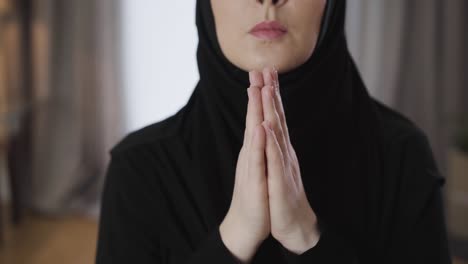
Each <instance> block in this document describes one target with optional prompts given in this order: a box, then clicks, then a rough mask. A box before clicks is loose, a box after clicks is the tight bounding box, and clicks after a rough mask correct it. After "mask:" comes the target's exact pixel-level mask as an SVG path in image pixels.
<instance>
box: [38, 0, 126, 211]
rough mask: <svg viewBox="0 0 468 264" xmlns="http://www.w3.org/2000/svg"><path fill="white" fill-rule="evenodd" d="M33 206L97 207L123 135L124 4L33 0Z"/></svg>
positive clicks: (107, 0)
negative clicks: (111, 156)
mask: <svg viewBox="0 0 468 264" xmlns="http://www.w3.org/2000/svg"><path fill="white" fill-rule="evenodd" d="M33 10H34V13H33V19H32V22H31V23H32V54H33V56H32V61H31V63H32V65H33V80H34V82H33V85H32V87H31V89H32V94H33V101H34V104H33V113H34V119H33V124H32V131H33V136H32V168H33V169H32V175H31V177H32V179H31V181H30V188H31V197H30V198H29V205H30V206H31V207H32V208H34V209H35V210H39V211H41V212H47V213H63V212H67V211H70V210H73V211H75V210H79V211H85V212H90V213H97V209H98V206H97V205H98V200H99V196H100V191H101V186H102V182H103V177H104V173H105V167H106V164H107V162H108V160H107V159H108V150H109V149H110V147H111V146H112V145H113V144H115V142H116V141H117V139H118V138H119V137H120V136H121V134H122V133H123V127H122V124H121V120H122V118H121V116H122V104H121V101H122V98H120V94H121V91H120V89H121V80H120V76H121V74H120V72H119V71H120V46H119V45H120V44H119V43H120V29H119V27H120V24H119V12H120V3H119V1H116V0H99V1H95V0H80V1H71V0H69V1H63V0H33Z"/></svg>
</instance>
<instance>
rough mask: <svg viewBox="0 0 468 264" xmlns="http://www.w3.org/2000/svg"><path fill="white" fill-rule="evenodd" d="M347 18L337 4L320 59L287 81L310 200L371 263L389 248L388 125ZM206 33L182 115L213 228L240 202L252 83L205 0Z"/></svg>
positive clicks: (330, 7) (326, 23) (331, 4)
mask: <svg viewBox="0 0 468 264" xmlns="http://www.w3.org/2000/svg"><path fill="white" fill-rule="evenodd" d="M345 9H346V1H345V0H340V1H330V0H328V1H327V8H326V11H325V15H324V18H323V20H322V28H321V33H320V38H319V44H318V46H317V47H316V49H315V51H314V53H313V55H312V56H311V57H310V59H309V60H307V61H306V62H305V63H304V64H302V65H300V66H299V67H297V68H295V69H294V70H292V71H290V72H287V73H284V74H280V75H279V82H280V93H281V96H282V99H283V105H284V108H285V114H286V120H287V124H288V128H289V131H290V139H291V142H292V145H293V147H294V149H295V151H296V154H297V156H298V160H299V165H300V168H301V175H302V179H303V184H304V188H305V190H306V193H307V197H308V200H309V202H310V204H311V206H312V208H313V209H314V211H315V213H316V214H317V216H318V218H319V220H320V222H321V223H322V224H324V226H325V229H324V230H330V231H329V232H336V233H337V234H340V235H341V236H342V237H343V238H344V239H346V240H349V241H348V242H349V243H353V244H356V245H359V246H360V247H361V249H363V248H366V249H367V250H369V252H366V253H365V254H362V255H361V254H360V255H361V258H362V259H366V258H372V254H375V255H379V254H380V253H381V252H379V251H380V250H382V248H374V246H373V245H380V246H381V245H384V243H379V242H381V241H378V240H379V238H380V237H384V236H383V235H382V234H379V232H383V231H384V229H383V228H380V227H381V226H382V225H383V221H384V218H383V216H382V214H380V211H379V210H380V207H379V201H380V198H379V194H380V193H381V190H382V188H383V181H382V171H381V167H382V163H381V148H382V139H381V138H380V137H381V136H380V135H381V132H380V130H381V128H380V127H381V124H380V118H379V116H378V112H377V110H376V108H375V105H374V101H373V99H372V98H371V97H370V96H369V94H368V92H367V90H366V87H365V85H364V84H363V82H362V80H361V77H360V74H359V73H358V71H357V69H356V66H355V64H354V62H353V60H352V58H351V56H350V54H349V51H348V48H347V42H346V38H345V33H344V24H345ZM196 25H197V28H198V36H199V44H198V49H197V61H198V68H199V73H200V80H199V82H198V84H197V86H196V88H195V90H194V92H193V94H192V95H191V97H190V100H189V102H188V103H187V105H186V106H185V107H184V109H183V111H182V112H183V113H184V115H183V116H184V118H183V119H182V120H183V121H182V123H183V124H182V125H183V127H184V135H185V140H186V141H187V142H188V146H189V151H190V153H191V155H192V158H193V161H194V164H195V168H194V171H193V173H194V175H193V178H192V180H191V184H193V185H194V187H195V188H194V189H195V190H196V191H195V192H197V193H195V194H194V197H197V198H196V199H201V200H202V201H203V202H205V203H206V204H209V205H210V206H208V207H207V208H200V210H201V211H202V213H203V216H202V218H203V220H204V223H203V224H204V225H205V228H206V229H210V228H212V227H213V226H215V225H217V224H219V223H221V221H222V220H223V218H224V216H225V215H226V213H227V210H228V209H229V205H230V202H231V198H232V193H233V188H234V176H235V168H236V163H237V158H238V154H239V151H240V149H241V146H242V142H243V135H244V130H245V117H246V114H247V102H248V97H247V92H246V89H247V88H248V87H249V78H248V72H246V71H244V70H242V69H240V68H238V67H236V66H235V65H233V64H232V63H231V62H230V61H229V60H228V59H227V58H226V57H225V56H224V55H223V53H222V51H221V48H220V46H219V43H218V40H217V37H216V30H215V23H214V17H213V13H212V9H211V4H210V1H209V0H198V1H197V5H196ZM358 250H359V249H358ZM358 253H364V252H358ZM260 255H262V253H260ZM265 255H266V254H265Z"/></svg>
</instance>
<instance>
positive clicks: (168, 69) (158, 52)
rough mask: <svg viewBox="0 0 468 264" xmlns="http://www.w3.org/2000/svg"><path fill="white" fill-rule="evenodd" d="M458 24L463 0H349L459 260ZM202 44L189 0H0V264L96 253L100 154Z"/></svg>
mask: <svg viewBox="0 0 468 264" xmlns="http://www.w3.org/2000/svg"><path fill="white" fill-rule="evenodd" d="M169 24H170V25H171V27H170V28H169V27H167V25H169ZM466 25H468V1H466V0H409V1H408V0H348V15H347V36H348V41H349V47H350V50H351V51H352V54H353V56H354V58H355V60H356V62H357V64H358V67H359V68H360V70H361V72H362V75H363V77H364V80H365V82H366V84H367V86H368V88H369V90H370V92H371V93H372V95H373V96H375V97H376V98H378V99H379V100H381V101H382V102H384V103H385V104H387V105H389V106H391V107H393V108H395V109H397V110H398V111H400V112H402V113H403V114H405V115H406V116H408V117H409V118H410V119H412V120H413V121H415V122H416V123H417V124H418V125H419V126H420V127H421V128H422V129H423V130H424V131H425V132H426V133H427V135H428V136H429V138H430V141H431V146H432V148H433V151H434V154H435V157H436V159H437V163H438V166H439V168H440V170H441V172H442V173H443V174H444V176H445V177H446V179H447V184H446V185H445V189H444V199H445V204H446V216H447V217H446V218H447V227H448V230H449V234H450V246H451V249H452V254H453V256H454V260H455V263H468V77H467V76H468V31H467V29H466ZM197 41H198V40H197V32H196V26H195V0H192V1H183V3H182V1H154V0H0V263H2V264H3V263H5V264H16V263H39V264H42V263H47V264H54V263H72V264H74V263H93V262H94V254H95V246H96V236H97V233H96V232H97V219H98V215H99V198H100V195H101V190H102V184H103V180H104V174H105V170H106V165H107V162H108V159H109V155H108V151H109V149H110V148H111V147H112V146H113V145H114V144H115V143H116V142H117V141H118V140H119V139H120V138H121V137H123V136H124V135H125V134H126V133H128V132H130V131H132V130H135V129H138V128H141V127H143V126H145V125H148V124H150V123H154V122H157V121H159V120H161V119H163V118H165V117H167V116H169V115H172V114H173V113H175V112H176V111H177V110H178V109H179V108H180V107H182V106H183V105H184V104H185V103H186V102H187V100H188V98H189V96H190V94H191V92H192V91H193V89H194V87H195V84H196V83H197V81H198V77H199V76H198V69H197V65H196V57H195V52H196V45H197ZM180 76H183V77H182V78H181V77H180Z"/></svg>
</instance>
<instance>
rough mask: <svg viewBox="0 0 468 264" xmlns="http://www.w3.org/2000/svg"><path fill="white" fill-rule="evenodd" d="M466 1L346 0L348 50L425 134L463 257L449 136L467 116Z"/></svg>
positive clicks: (465, 162) (464, 206)
mask: <svg viewBox="0 0 468 264" xmlns="http://www.w3.org/2000/svg"><path fill="white" fill-rule="evenodd" d="M467 14H468V1H466V0H411V1H407V0H391V1H388V0H349V1H348V14H347V37H348V41H349V43H348V44H349V48H350V50H351V53H352V54H353V57H354V58H355V60H356V63H357V65H358V67H359V69H360V70H361V73H362V76H363V79H364V81H365V83H366V84H367V85H368V88H369V90H370V92H371V94H372V95H373V96H374V97H375V98H376V99H378V100H380V101H381V102H383V103H385V104H387V105H389V106H391V107H392V108H394V109H396V110H397V111H399V112H401V113H403V114H404V115H405V116H407V117H409V118H410V119H411V120H412V121H414V122H415V123H416V124H417V125H418V126H419V127H420V128H422V129H423V130H424V131H425V133H426V134H427V136H428V138H429V141H430V143H431V146H432V149H433V151H434V155H435V158H436V161H437V163H438V167H439V169H440V171H441V173H442V174H443V176H444V177H445V178H446V179H447V184H446V185H445V188H444V189H443V192H444V197H445V199H444V202H445V205H446V216H447V217H446V219H447V220H446V223H447V227H448V230H449V234H450V246H451V250H452V254H453V255H454V256H458V257H464V258H468V255H467V252H466V248H467V245H468V237H467V236H466V234H468V225H467V223H468V214H467V213H466V212H468V185H467V181H466V180H467V174H466V169H464V168H468V155H467V154H462V153H461V152H460V151H457V150H456V148H454V137H453V136H454V134H455V133H456V131H458V130H457V129H459V128H460V126H461V125H463V124H462V122H461V120H463V119H465V118H468V74H467V73H468V34H467V31H466V30H467V29H466V25H468V15H467Z"/></svg>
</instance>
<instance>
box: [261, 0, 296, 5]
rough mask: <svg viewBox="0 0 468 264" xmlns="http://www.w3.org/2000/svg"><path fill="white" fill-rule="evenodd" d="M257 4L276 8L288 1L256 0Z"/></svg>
mask: <svg viewBox="0 0 468 264" xmlns="http://www.w3.org/2000/svg"><path fill="white" fill-rule="evenodd" d="M256 1H257V2H259V3H261V4H265V3H266V4H273V5H276V6H282V5H284V3H286V2H287V1H288V0H256Z"/></svg>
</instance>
